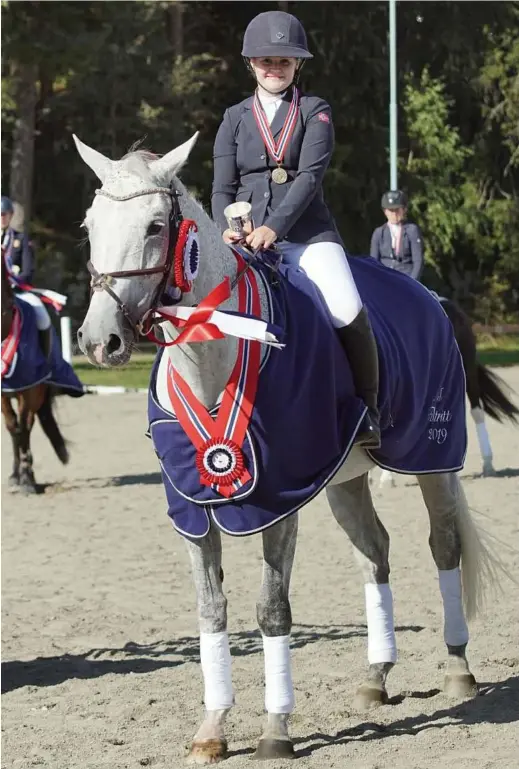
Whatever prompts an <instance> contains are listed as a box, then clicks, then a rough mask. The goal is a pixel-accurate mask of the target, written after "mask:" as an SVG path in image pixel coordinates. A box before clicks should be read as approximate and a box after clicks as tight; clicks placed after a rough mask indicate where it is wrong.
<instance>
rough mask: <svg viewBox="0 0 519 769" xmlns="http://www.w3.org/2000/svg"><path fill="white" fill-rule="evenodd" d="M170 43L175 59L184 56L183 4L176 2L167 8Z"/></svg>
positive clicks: (178, 0)
mask: <svg viewBox="0 0 519 769" xmlns="http://www.w3.org/2000/svg"><path fill="white" fill-rule="evenodd" d="M169 12H170V15H169V20H170V41H171V45H172V46H173V52H174V56H175V58H177V57H179V56H180V57H182V56H183V55H184V3H182V2H181V1H180V0H176V1H175V2H174V3H171V5H170V6H169Z"/></svg>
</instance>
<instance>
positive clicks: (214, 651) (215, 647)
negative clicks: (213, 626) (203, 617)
mask: <svg viewBox="0 0 519 769" xmlns="http://www.w3.org/2000/svg"><path fill="white" fill-rule="evenodd" d="M200 662H201V663H202V674H203V676H204V687H205V693H204V703H205V707H206V709H207V710H226V709H228V708H230V707H232V706H233V704H234V692H233V689H232V680H231V652H230V650H229V636H228V635H227V632H223V633H200Z"/></svg>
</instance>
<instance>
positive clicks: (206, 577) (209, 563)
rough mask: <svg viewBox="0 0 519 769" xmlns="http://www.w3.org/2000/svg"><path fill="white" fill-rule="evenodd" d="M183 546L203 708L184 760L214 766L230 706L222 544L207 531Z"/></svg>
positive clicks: (223, 751)
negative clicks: (192, 592) (192, 595)
mask: <svg viewBox="0 0 519 769" xmlns="http://www.w3.org/2000/svg"><path fill="white" fill-rule="evenodd" d="M186 543H187V549H188V552H189V556H190V558H191V567H192V571H193V578H194V582H195V588H196V594H197V607H198V619H199V625H200V662H201V666H202V675H203V679H204V689H205V695H204V704H205V708H206V710H205V717H204V720H203V721H202V724H201V726H200V728H199V729H198V731H197V733H196V734H195V736H194V738H193V742H192V745H191V750H190V753H189V755H188V757H187V760H188V763H194V764H214V763H216V762H218V761H221V760H222V759H224V758H226V756H227V741H226V739H225V736H224V725H225V719H226V717H227V714H228V712H229V710H230V709H231V707H232V705H233V704H234V693H233V688H232V680H231V653H230V649H229V637H228V634H227V599H226V597H225V595H224V592H223V587H222V578H223V572H222V568H221V560H222V541H221V536H220V532H219V530H218V529H217V528H216V527H211V529H210V530H209V532H208V534H207V535H206V536H205V537H202V538H201V539H195V540H186Z"/></svg>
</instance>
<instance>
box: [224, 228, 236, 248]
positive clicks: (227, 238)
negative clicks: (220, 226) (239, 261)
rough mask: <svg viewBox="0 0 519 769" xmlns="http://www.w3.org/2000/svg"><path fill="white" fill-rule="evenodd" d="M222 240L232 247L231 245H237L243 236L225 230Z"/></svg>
mask: <svg viewBox="0 0 519 769" xmlns="http://www.w3.org/2000/svg"><path fill="white" fill-rule="evenodd" d="M222 238H223V242H224V243H226V244H227V245H230V244H231V243H236V241H237V240H241V235H240V234H239V233H238V232H234V230H225V231H224V233H223V235H222Z"/></svg>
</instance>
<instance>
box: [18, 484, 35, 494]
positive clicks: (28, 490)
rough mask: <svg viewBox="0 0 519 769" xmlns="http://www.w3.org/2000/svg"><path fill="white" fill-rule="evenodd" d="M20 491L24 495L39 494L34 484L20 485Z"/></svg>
mask: <svg viewBox="0 0 519 769" xmlns="http://www.w3.org/2000/svg"><path fill="white" fill-rule="evenodd" d="M19 488H20V491H21V492H22V494H37V493H38V489H37V488H36V484H34V483H28V482H25V483H20V487H19Z"/></svg>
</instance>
